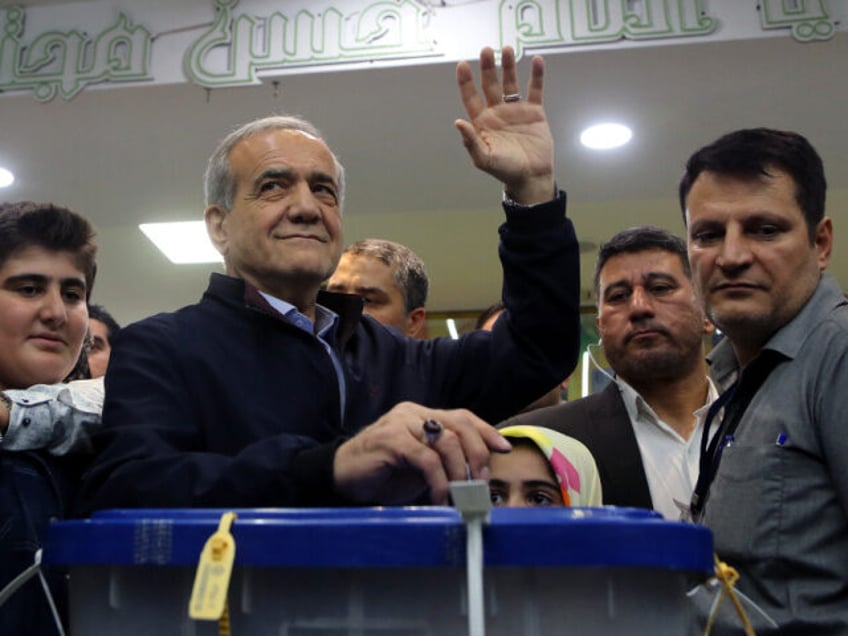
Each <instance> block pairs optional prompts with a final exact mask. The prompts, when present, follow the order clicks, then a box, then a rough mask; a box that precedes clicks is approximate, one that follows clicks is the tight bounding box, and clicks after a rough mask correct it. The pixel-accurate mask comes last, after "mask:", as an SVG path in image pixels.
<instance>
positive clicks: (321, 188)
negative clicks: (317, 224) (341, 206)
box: [312, 183, 339, 204]
mask: <svg viewBox="0 0 848 636" xmlns="http://www.w3.org/2000/svg"><path fill="white" fill-rule="evenodd" d="M312 192H314V193H315V194H316V195H317V196H318V197H319V198H320V199H321V200H323V201H327V202H328V203H333V204H334V203H337V202H338V200H339V195H338V193H337V192H336V190H335V188H333V187H332V186H330V185H327V184H325V183H317V184H315V185H314V186H313V187H312Z"/></svg>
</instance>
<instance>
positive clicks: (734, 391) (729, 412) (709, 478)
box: [689, 349, 785, 521]
mask: <svg viewBox="0 0 848 636" xmlns="http://www.w3.org/2000/svg"><path fill="white" fill-rule="evenodd" d="M784 359H785V358H784V357H783V356H782V355H781V354H779V353H777V352H776V351H772V350H770V349H767V350H765V351H763V352H762V353H760V355H759V356H757V358H756V359H754V361H753V362H751V363H750V364H749V365H748V366H747V367H746V368H745V369H743V370H742V371H740V373H739V378H738V379H737V380H736V382H734V383H733V384H732V385H731V386H730V387H729V388H728V389H727V390H726V391H725V392H724V393H722V394H721V395H720V396H719V398H718V399H717V400H716V401H715V402H713V403H712V404H711V405H710V408H709V410H708V411H707V417H706V420H705V422H704V429H703V431H701V457H700V460H699V468H700V470H699V472H698V482H697V483H696V484H695V492H694V493H692V501H691V503H690V506H689V507H690V511H691V514H692V518H693V519H694V520H695V521H698V520H699V518H700V516H701V513H702V512H703V510H704V504H705V503H706V501H707V495H708V494H709V490H710V485H711V484H712V483H713V479H715V476H716V473H717V472H718V467H719V464H720V463H721V455H722V452H723V451H724V449H725V448H726V447H727V446H728V445H729V444H730V443H731V442H732V441H733V434H734V433H735V432H736V428H737V427H738V426H739V422H740V421H741V420H742V416H743V415H744V414H745V411H746V409H747V408H748V405H749V404H750V403H751V400H753V399H754V396H755V395H756V394H757V391H758V390H759V389H760V387H761V386H762V385H763V382H765V381H766V378H767V377H768V376H769V374H770V373H771V372H772V370H773V369H774V368H775V367H776V366H777V365H778V364H779V363H780V362H781V361H783V360H784ZM722 409H724V415H723V417H722V418H721V424H719V427H718V430H717V431H716V433H715V435H713V437H712V440H710V429H711V428H712V423H713V419H714V418H715V417H716V416H717V415H718V413H719V412H720V411H721V410H722Z"/></svg>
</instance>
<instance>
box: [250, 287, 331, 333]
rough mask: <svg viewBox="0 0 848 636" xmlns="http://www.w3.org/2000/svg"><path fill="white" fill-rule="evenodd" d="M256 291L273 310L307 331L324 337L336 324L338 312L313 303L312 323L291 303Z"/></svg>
mask: <svg viewBox="0 0 848 636" xmlns="http://www.w3.org/2000/svg"><path fill="white" fill-rule="evenodd" d="M257 291H259V293H260V294H261V295H262V298H264V299H265V300H266V301H267V302H268V304H269V305H271V307H272V308H273V309H274V310H275V311H277V312H278V313H280V314H282V315H283V316H285V317H286V318H287V319H288V321H289V322H291V323H292V324H293V325H295V326H296V327H299V328H300V329H303V330H304V331H306V332H307V333H314V334H315V335H317V336H321V337H326V336H327V335H328V334H330V333H332V332H333V331H334V330H335V326H336V324H338V320H339V316H338V314H336V313H335V312H334V311H330V310H329V309H327V308H326V307H322V306H321V305H318V304H316V305H315V323H314V324H313V322H312V321H311V320H310V319H309V318H308V317H307V316H306V315H305V314H303V313H301V312H300V310H298V308H297V307H295V306H294V305H292V304H291V303H289V302H286V301H285V300H282V299H280V298H277V297H276V296H272V295H271V294H267V293H265V292H264V291H261V290H257Z"/></svg>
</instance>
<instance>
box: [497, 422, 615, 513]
mask: <svg viewBox="0 0 848 636" xmlns="http://www.w3.org/2000/svg"><path fill="white" fill-rule="evenodd" d="M498 432H499V433H500V434H501V435H503V436H504V437H506V438H507V439H509V438H510V437H512V438H524V439H529V440H530V441H531V442H533V443H534V444H535V445H536V446H537V447H538V448H539V450H540V451H542V454H543V455H544V456H545V458H546V459H547V460H548V463H549V464H550V466H551V469H552V470H553V472H554V475H556V478H557V481H558V482H559V487H560V490H561V491H562V499H563V501H564V502H565V505H566V506H582V507H586V506H601V505H603V501H602V499H603V497H602V495H601V480H600V478H599V477H598V467H597V466H596V465H595V459H594V458H593V457H592V453H590V452H589V449H588V448H586V447H585V446H584V445H583V443H582V442H580V441H578V440H576V439H574V438H573V437H569V436H568V435H563V434H562V433H560V432H558V431H554V430H552V429H550V428H544V427H543V426H528V425H517V426H507V427H505V428H502V429H499V430H498Z"/></svg>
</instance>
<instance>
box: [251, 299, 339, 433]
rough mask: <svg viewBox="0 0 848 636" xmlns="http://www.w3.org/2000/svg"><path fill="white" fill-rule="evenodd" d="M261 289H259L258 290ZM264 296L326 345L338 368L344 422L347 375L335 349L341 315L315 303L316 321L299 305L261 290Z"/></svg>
mask: <svg viewBox="0 0 848 636" xmlns="http://www.w3.org/2000/svg"><path fill="white" fill-rule="evenodd" d="M257 291H259V290H257ZM259 293H260V294H262V297H263V298H264V299H265V300H267V301H268V304H269V305H271V306H272V307H273V308H274V309H276V310H277V311H278V312H279V313H280V314H282V315H283V316H285V317H286V319H287V320H288V321H289V322H291V323H292V324H293V325H294V326H296V327H298V328H300V329H302V330H303V331H305V332H306V333H308V334H311V335H313V336H315V337H317V338H318V341H319V342H320V343H321V344H322V345H323V346H324V350H325V351H326V352H327V355H329V356H330V360H332V361H333V368H334V369H335V370H336V379H337V380H338V382H339V404H340V405H341V414H340V415H341V421H342V423H344V413H345V390H346V387H345V377H344V369H343V368H342V361H341V359H339V356H338V354H337V353H336V350H335V344H336V332H337V330H338V326H339V315H338V314H337V313H336V312H334V311H330V310H329V309H327V308H326V307H322V306H321V305H315V323H314V324H313V323H312V321H311V320H310V319H309V318H308V317H307V316H305V315H304V314H302V313H300V311H298V309H297V307H295V306H294V305H292V304H291V303H287V302H286V301H285V300H280V299H279V298H276V297H274V296H271V295H270V294H266V293H265V292H263V291H259Z"/></svg>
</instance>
